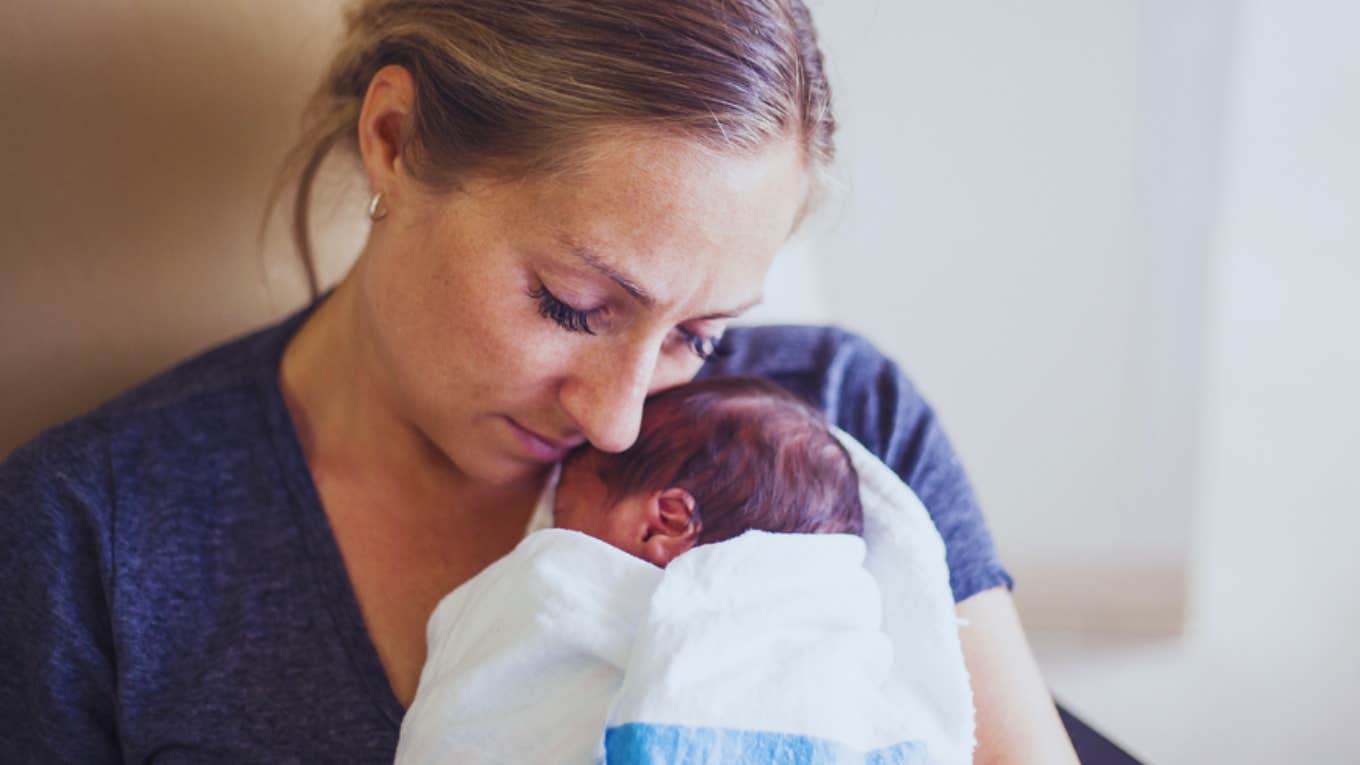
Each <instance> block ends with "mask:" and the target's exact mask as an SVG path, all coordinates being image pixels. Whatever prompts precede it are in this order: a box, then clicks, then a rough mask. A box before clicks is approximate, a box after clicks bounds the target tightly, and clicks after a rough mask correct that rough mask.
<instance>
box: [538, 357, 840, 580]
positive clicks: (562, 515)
mask: <svg viewBox="0 0 1360 765" xmlns="http://www.w3.org/2000/svg"><path fill="white" fill-rule="evenodd" d="M553 525H555V526H557V527H558V528H564V529H572V530H575V531H580V532H583V533H586V534H589V535H591V536H593V537H595V538H597V539H600V540H602V541H605V542H608V543H609V544H611V545H613V546H615V547H617V548H619V549H620V550H623V551H625V552H627V553H630V554H632V555H634V556H637V557H639V558H642V559H643V560H646V561H649V562H650V563H652V564H654V565H657V566H660V567H662V568H664V567H665V566H666V565H667V564H668V563H670V562H671V560H673V559H674V558H675V557H676V556H677V555H679V554H681V553H683V552H685V551H686V550H689V549H690V548H692V547H694V546H695V545H701V544H707V543H710V542H721V541H723V540H725V539H730V538H732V537H736V536H739V535H740V534H742V533H743V532H745V531H747V530H750V529H760V530H762V531H774V532H788V533H814V532H818V533H844V534H860V533H861V532H862V531H863V525H864V521H863V511H862V509H861V507H860V497H859V479H858V476H857V475H856V474H855V469H854V467H853V465H852V464H851V461H850V455H849V454H848V453H847V452H846V451H845V447H843V446H841V444H840V442H839V441H837V440H836V437H835V436H833V435H832V434H831V432H830V431H829V430H828V429H827V425H826V422H825V420H824V419H823V417H822V415H821V413H820V412H818V411H817V410H815V409H813V408H812V407H811V406H808V405H807V404H805V403H803V402H802V401H801V400H799V399H798V398H797V397H795V396H794V395H793V394H791V393H789V392H788V391H786V390H784V389H783V388H781V387H779V386H778V385H775V384H774V383H770V382H766V381H764V380H760V379H757V378H745V377H715V378H709V379H705V380H699V381H696V382H692V383H689V384H686V385H682V386H679V387H677V388H671V389H669V390H667V391H663V392H662V393H658V394H657V395H655V396H653V397H652V398H650V399H648V401H647V404H646V407H645V409H644V410H643V415H642V427H641V432H640V433H639V435H638V440H637V442H636V443H635V444H633V446H632V447H631V448H629V449H628V450H626V451H623V452H619V453H614V454H611V453H608V452H601V451H598V450H596V449H592V448H589V447H583V448H581V449H578V450H577V451H575V452H573V453H572V454H571V455H570V456H569V457H568V458H567V459H566V461H564V462H563V464H562V474H561V479H560V481H559V483H558V487H557V496H556V500H555V502H554V505H553Z"/></svg>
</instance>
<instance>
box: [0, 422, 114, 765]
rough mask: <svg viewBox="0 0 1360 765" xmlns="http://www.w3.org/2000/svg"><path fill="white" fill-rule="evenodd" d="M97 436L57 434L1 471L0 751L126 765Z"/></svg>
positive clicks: (76, 430) (103, 462) (11, 758)
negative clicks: (119, 723) (120, 736)
mask: <svg viewBox="0 0 1360 765" xmlns="http://www.w3.org/2000/svg"><path fill="white" fill-rule="evenodd" d="M106 443H107V441H106V439H103V438H101V437H100V434H99V433H98V431H97V428H94V427H92V426H91V425H89V424H88V423H84V424H82V423H78V422H77V423H72V424H68V425H65V426H62V427H60V428H56V429H53V430H51V431H48V432H47V433H45V434H43V435H42V436H40V437H39V438H38V439H36V440H35V441H33V442H30V443H29V444H26V445H24V446H22V447H20V448H19V449H18V450H16V451H15V452H14V453H13V454H12V455H11V456H10V457H9V458H8V459H7V460H5V461H4V462H3V463H0V581H3V582H4V587H3V588H0V751H3V752H5V756H4V759H5V761H6V762H16V763H20V762H22V763H30V762H31V763H66V762H70V763H117V762H122V757H121V754H120V747H119V744H118V735H117V730H116V727H117V726H116V714H115V709H116V705H115V687H116V683H115V668H114V647H113V637H112V629H111V627H110V619H109V605H110V604H109V600H108V597H109V592H110V589H109V588H108V586H107V583H108V582H110V581H111V578H110V574H111V568H112V556H111V554H110V550H111V546H110V544H109V541H110V527H111V523H110V518H111V516H112V513H111V509H110V507H109V505H110V501H109V499H108V498H109V497H110V496H111V493H110V492H109V491H108V490H107V489H108V486H107V478H108V460H107V456H106V455H107V450H106V448H105V447H104V445H105V444H106Z"/></svg>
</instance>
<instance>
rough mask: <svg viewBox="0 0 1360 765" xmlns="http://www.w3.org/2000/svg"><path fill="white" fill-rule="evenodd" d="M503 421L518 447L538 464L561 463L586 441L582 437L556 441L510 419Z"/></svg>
mask: <svg viewBox="0 0 1360 765" xmlns="http://www.w3.org/2000/svg"><path fill="white" fill-rule="evenodd" d="M505 420H506V422H509V423H510V430H511V432H513V433H514V434H515V438H516V439H517V440H518V441H519V443H520V446H522V447H523V448H524V451H525V452H527V453H528V455H529V456H530V457H531V458H532V459H534V460H535V461H538V462H561V461H562V459H563V458H564V457H566V456H567V454H568V453H569V452H570V451H571V450H572V449H575V448H576V447H578V446H580V445H581V444H583V443H585V441H586V440H585V438H584V437H582V436H577V437H576V438H574V439H571V440H569V441H558V440H556V439H551V438H548V437H547V436H543V435H540V434H539V433H536V432H534V431H532V430H529V429H528V428H526V427H524V426H523V425H520V424H519V423H518V422H515V421H514V420H513V419H511V418H510V417H506V418H505Z"/></svg>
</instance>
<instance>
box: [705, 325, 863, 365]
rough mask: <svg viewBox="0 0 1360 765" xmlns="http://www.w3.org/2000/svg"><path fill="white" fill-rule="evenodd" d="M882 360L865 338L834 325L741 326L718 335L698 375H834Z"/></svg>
mask: <svg viewBox="0 0 1360 765" xmlns="http://www.w3.org/2000/svg"><path fill="white" fill-rule="evenodd" d="M884 360H885V359H884V357H883V354H882V353H880V352H879V351H878V349H877V348H875V347H874V346H873V344H872V343H870V342H869V341H868V340H867V339H865V338H864V337H862V336H860V335H857V334H855V333H854V332H850V331H848V330H845V329H842V328H841V327H837V326H834V325H801V324H780V325H762V326H740V327H732V328H731V329H729V330H727V332H726V333H724V334H723V339H722V342H721V343H720V344H719V346H718V354H717V355H716V356H715V357H714V358H713V359H712V360H710V361H709V363H708V364H706V365H705V367H704V369H703V372H702V375H703V376H710V375H722V374H745V375H753V376H765V377H768V376H776V375H797V374H823V375H835V374H838V373H844V372H845V371H847V370H848V369H850V368H852V367H856V366H862V365H864V364H865V363H877V362H882V361H884Z"/></svg>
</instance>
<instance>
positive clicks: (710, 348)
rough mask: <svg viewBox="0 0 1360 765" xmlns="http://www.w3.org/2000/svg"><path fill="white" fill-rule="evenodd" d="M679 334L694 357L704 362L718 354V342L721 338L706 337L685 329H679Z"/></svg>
mask: <svg viewBox="0 0 1360 765" xmlns="http://www.w3.org/2000/svg"><path fill="white" fill-rule="evenodd" d="M680 334H681V335H683V336H684V338H685V344H686V345H688V346H689V349H690V350H691V351H693V352H694V355H695V356H698V357H699V358H701V359H703V360H705V361H707V360H708V359H709V357H711V356H713V355H714V354H715V353H717V352H718V342H719V341H720V340H721V339H722V338H721V337H707V336H705V335H700V334H697V333H694V332H690V331H688V330H685V329H681V330H680Z"/></svg>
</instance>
